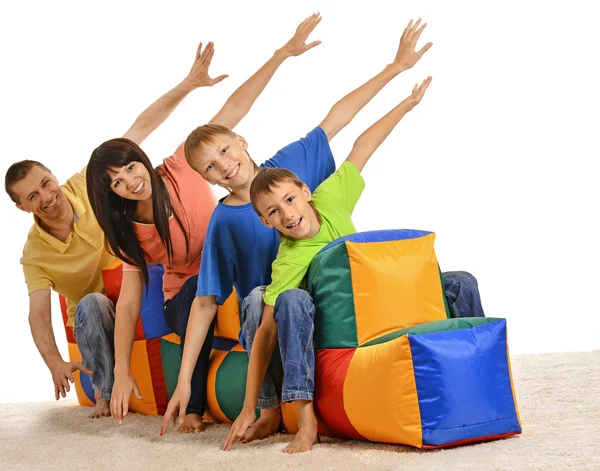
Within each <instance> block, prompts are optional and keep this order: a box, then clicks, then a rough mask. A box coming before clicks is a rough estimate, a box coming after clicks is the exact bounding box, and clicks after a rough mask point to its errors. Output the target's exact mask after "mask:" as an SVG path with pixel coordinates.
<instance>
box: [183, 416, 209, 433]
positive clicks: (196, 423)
mask: <svg viewBox="0 0 600 471" xmlns="http://www.w3.org/2000/svg"><path fill="white" fill-rule="evenodd" d="M205 428H206V425H204V422H203V421H202V416H201V415H198V414H187V415H186V416H185V420H184V421H183V423H182V424H181V425H180V426H179V433H198V432H204V429H205Z"/></svg>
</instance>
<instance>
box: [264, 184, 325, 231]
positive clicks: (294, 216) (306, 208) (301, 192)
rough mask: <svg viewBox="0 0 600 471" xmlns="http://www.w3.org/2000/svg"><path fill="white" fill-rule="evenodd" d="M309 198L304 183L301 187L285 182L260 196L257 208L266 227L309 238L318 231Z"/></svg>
mask: <svg viewBox="0 0 600 471" xmlns="http://www.w3.org/2000/svg"><path fill="white" fill-rule="evenodd" d="M311 198H312V195H311V193H310V190H309V188H308V187H307V186H306V185H304V186H303V187H302V188H300V187H298V186H297V185H295V184H294V183H292V182H290V181H286V182H282V183H280V184H279V185H278V186H273V187H271V189H270V192H269V193H267V194H264V195H260V197H259V198H258V201H257V202H256V207H257V208H258V210H259V211H260V214H261V217H260V219H261V221H262V222H263V223H264V224H265V225H266V226H268V227H271V228H275V229H277V230H278V231H279V232H280V233H282V234H285V235H286V236H288V237H291V238H293V239H310V238H311V237H314V236H315V235H316V233H317V232H318V228H317V226H318V221H317V218H316V216H315V214H314V210H313V208H312V206H311V205H310V203H309V201H310V200H311Z"/></svg>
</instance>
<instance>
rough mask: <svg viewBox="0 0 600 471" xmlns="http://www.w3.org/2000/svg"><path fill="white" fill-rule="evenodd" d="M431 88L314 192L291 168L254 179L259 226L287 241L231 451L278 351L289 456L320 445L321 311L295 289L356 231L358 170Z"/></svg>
mask: <svg viewBox="0 0 600 471" xmlns="http://www.w3.org/2000/svg"><path fill="white" fill-rule="evenodd" d="M430 83H431V77H429V78H427V79H426V80H424V81H423V83H422V84H421V86H417V85H415V87H414V89H413V91H412V93H411V95H410V96H409V97H407V98H406V99H405V100H403V101H402V102H401V103H400V104H399V105H398V106H396V107H395V108H394V109H393V110H392V111H390V112H389V113H388V114H387V115H385V116H384V117H383V118H381V119H380V120H379V121H377V122H376V123H375V124H374V125H373V126H371V127H370V128H369V129H367V130H366V131H365V132H364V133H363V134H361V135H360V137H359V138H358V139H357V140H356V142H355V143H354V147H353V149H352V152H350V155H349V156H348V158H347V159H346V161H345V162H344V163H343V164H342V165H341V166H340V168H339V169H338V170H337V172H335V173H334V174H333V175H331V176H330V177H329V178H328V179H327V180H325V181H324V182H323V183H321V185H319V187H318V188H317V190H316V191H315V192H312V191H311V190H310V189H309V188H308V187H307V186H306V184H305V183H304V182H303V181H302V180H301V179H300V178H298V176H297V175H295V174H294V173H292V172H290V171H289V170H286V169H267V168H263V169H262V170H261V171H260V172H259V173H258V175H256V177H255V178H254V180H253V182H252V185H251V187H250V198H251V200H252V206H253V208H254V209H255V211H256V213H257V214H258V216H259V217H260V219H261V221H262V222H263V223H264V224H265V225H266V226H267V227H269V228H272V229H275V230H277V232H279V234H280V235H281V237H282V239H283V240H282V242H281V244H280V246H279V252H278V254H277V258H276V259H275V261H274V262H273V271H272V281H271V284H270V285H269V286H267V287H266V289H264V294H263V300H264V303H260V302H259V303H253V310H254V309H258V311H259V313H258V314H256V313H252V314H249V316H252V317H261V318H262V320H261V323H260V325H259V326H255V330H254V331H250V330H249V329H244V330H245V332H244V336H245V337H246V342H247V343H248V351H249V353H250V363H249V365H248V378H247V381H246V397H245V399H244V408H243V409H242V411H241V412H240V415H239V416H238V418H237V419H236V421H235V422H234V424H233V426H232V427H231V431H230V433H229V436H228V437H227V441H226V443H225V448H226V449H228V448H230V447H231V446H232V445H233V444H234V443H235V442H236V441H237V440H238V439H239V438H242V437H243V435H242V436H241V437H240V435H239V434H240V432H241V431H244V430H246V429H247V428H248V427H249V426H250V424H252V423H253V422H254V420H255V412H254V411H255V409H256V406H257V404H258V398H259V393H260V394H261V395H263V394H264V390H265V388H264V387H262V383H263V378H265V373H266V371H267V366H268V364H269V362H270V360H271V358H272V356H273V352H274V350H275V347H276V346H279V350H280V352H281V359H282V363H283V365H282V369H283V386H282V393H281V401H282V402H289V401H293V402H294V404H295V406H296V409H297V411H298V426H299V430H298V433H297V434H296V436H295V437H294V440H293V441H292V443H291V444H290V445H289V446H288V447H287V448H286V449H285V450H284V451H287V452H289V453H296V452H303V451H309V450H310V449H312V446H313V444H314V443H315V441H316V440H317V418H316V416H315V412H314V408H313V400H314V371H315V353H314V348H313V332H314V314H315V307H314V305H313V303H312V298H311V296H310V294H309V293H307V292H306V291H304V290H301V289H297V288H299V286H300V284H301V282H302V280H303V279H304V276H305V274H306V272H307V270H308V266H309V265H310V262H311V260H312V259H313V257H314V256H315V255H316V254H317V253H318V252H319V251H320V250H321V249H322V248H323V247H325V246H326V245H327V244H329V243H330V242H332V241H334V240H336V239H338V238H340V237H343V236H346V235H349V234H353V233H355V232H356V229H355V227H354V223H353V222H352V217H351V216H352V212H353V211H354V207H355V206H356V203H357V202H358V199H359V198H360V195H361V194H362V191H363V189H364V186H365V184H364V180H363V178H362V176H361V173H360V172H361V171H362V169H363V167H364V166H365V164H366V163H367V161H368V160H369V158H370V157H371V155H373V152H375V150H376V149H377V148H378V147H379V146H380V145H381V143H382V142H383V141H384V140H385V138H386V137H387V136H388V135H389V133H390V132H391V131H392V129H394V127H395V126H396V125H397V124H398V122H399V121H400V120H401V119H402V118H403V117H404V116H405V115H406V113H408V112H409V111H410V110H412V109H413V107H415V106H416V105H417V104H418V103H419V102H420V101H421V98H422V97H423V95H424V93H425V91H426V90H427V87H428V86H429V84H430ZM290 300H294V301H295V302H290ZM261 311H262V312H261ZM263 400H264V399H263ZM273 400H277V396H274V397H273Z"/></svg>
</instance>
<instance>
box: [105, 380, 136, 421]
mask: <svg viewBox="0 0 600 471" xmlns="http://www.w3.org/2000/svg"><path fill="white" fill-rule="evenodd" d="M133 393H135V396H136V397H137V398H138V399H141V398H142V395H141V394H140V390H139V388H138V385H137V383H136V382H135V380H134V379H133V377H132V376H131V375H130V374H121V375H115V384H114V385H113V390H112V395H111V398H110V413H111V415H112V416H113V417H114V419H115V420H116V421H117V422H119V423H120V424H122V423H123V417H125V416H126V415H127V413H128V412H129V398H130V397H131V395H132V394H133Z"/></svg>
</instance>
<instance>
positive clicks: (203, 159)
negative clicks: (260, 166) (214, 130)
mask: <svg viewBox="0 0 600 471" xmlns="http://www.w3.org/2000/svg"><path fill="white" fill-rule="evenodd" d="M247 148H248V144H247V142H246V140H245V139H244V138H243V137H241V136H228V135H226V134H219V135H217V136H215V138H214V140H213V141H212V142H210V143H207V144H204V145H203V146H202V147H201V148H200V149H198V150H197V151H196V159H195V162H194V165H193V168H194V170H196V171H197V172H198V173H199V174H200V175H202V176H203V177H204V179H205V180H206V181H207V182H208V183H210V184H212V185H219V186H220V187H223V188H230V189H231V190H233V191H236V190H237V189H241V188H244V187H246V186H248V185H249V183H250V181H251V177H252V176H253V175H254V163H253V162H252V160H251V159H250V156H249V155H248V152H246V149H247Z"/></svg>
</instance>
